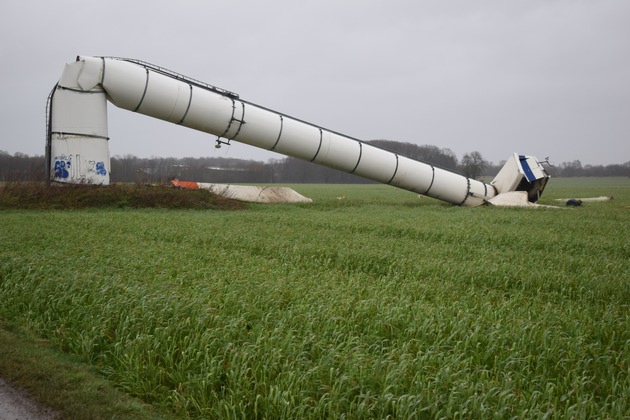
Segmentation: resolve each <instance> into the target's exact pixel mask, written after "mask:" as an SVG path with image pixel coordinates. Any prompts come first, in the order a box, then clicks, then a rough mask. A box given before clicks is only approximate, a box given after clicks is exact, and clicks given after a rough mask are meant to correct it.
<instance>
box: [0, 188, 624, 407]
mask: <svg viewBox="0 0 630 420" xmlns="http://www.w3.org/2000/svg"><path fill="white" fill-rule="evenodd" d="M293 188H294V189H296V190H297V191H298V192H300V193H301V194H303V195H306V196H308V197H311V198H313V199H314V203H311V204H297V205H296V204H291V205H286V204H279V205H248V206H247V207H246V208H245V209H237V210H228V211H225V210H179V209H178V210H172V209H171V210H168V209H107V208H105V209H103V208H99V209H87V210H2V211H0V239H1V242H2V249H1V250H0V302H1V304H0V319H4V320H6V321H9V322H12V323H15V324H17V325H20V326H22V327H23V328H27V329H29V330H30V331H33V332H35V333H36V334H37V335H38V336H40V337H42V338H45V339H47V340H50V341H51V342H52V343H53V344H54V345H55V346H57V347H58V348H59V349H61V350H63V351H64V352H68V353H73V354H76V355H78V356H80V357H81V358H82V359H83V360H86V361H88V362H89V363H90V364H92V365H93V366H94V367H95V368H97V369H98V371H99V372H100V374H101V375H102V376H103V377H105V378H107V380H108V381H111V382H112V383H114V384H115V386H116V387H118V388H119V389H122V390H124V391H125V392H127V393H129V394H131V395H134V396H137V397H139V398H141V399H142V400H144V401H146V402H148V403H150V404H151V405H153V406H155V407H156V408H157V409H158V410H160V411H162V412H164V413H170V414H174V415H176V416H178V417H193V418H221V419H224V418H243V419H244V418H247V419H253V418H296V419H297V418H344V417H345V418H401V419H402V418H405V419H407V418H439V417H445V418H492V417H495V418H508V417H516V418H541V417H548V418H624V417H625V418H628V416H630V356H629V354H630V308H629V306H628V305H629V303H630V234H629V231H630V179H623V178H617V179H612V178H608V179H552V180H551V182H550V185H549V187H548V188H547V190H546V191H545V195H544V197H543V199H542V200H541V202H542V203H543V204H553V205H558V206H560V207H562V209H548V208H539V209H522V208H520V209H515V208H495V207H479V208H462V207H455V206H451V205H448V204H444V203H441V202H438V201H435V200H432V199H429V198H421V197H418V196H417V195H415V194H412V193H409V192H406V191H402V190H397V189H395V188H392V187H387V186H382V185H351V186H349V185H293ZM600 195H614V197H615V199H614V200H611V201H606V202H596V203H585V204H584V205H583V206H582V207H579V208H564V207H563V205H562V203H557V202H555V201H553V199H555V198H560V197H566V198H569V197H594V196H600Z"/></svg>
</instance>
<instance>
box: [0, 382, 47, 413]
mask: <svg viewBox="0 0 630 420" xmlns="http://www.w3.org/2000/svg"><path fill="white" fill-rule="evenodd" d="M54 414H55V413H54V412H53V411H52V410H49V409H47V408H44V407H41V406H40V405H39V404H38V403H37V402H35V401H34V400H33V399H32V398H30V397H29V396H28V394H27V393H26V392H25V391H22V390H18V389H15V388H13V387H12V386H11V385H9V384H8V383H6V382H5V381H4V380H3V379H2V378H0V420H52V419H54V418H55V415H54Z"/></svg>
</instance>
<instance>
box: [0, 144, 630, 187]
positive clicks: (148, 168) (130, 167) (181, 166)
mask: <svg viewBox="0 0 630 420" xmlns="http://www.w3.org/2000/svg"><path fill="white" fill-rule="evenodd" d="M370 143H371V144H373V145H375V146H377V147H381V148H383V149H387V150H390V151H392V152H395V153H398V154H400V155H402V156H406V157H409V158H411V159H416V160H420V161H422V162H425V163H428V164H431V165H434V166H437V167H440V168H443V169H447V170H449V171H453V172H457V173H460V174H462V175H465V176H468V177H470V178H479V177H482V176H483V177H493V176H494V175H496V174H497V173H498V172H499V170H500V169H501V167H502V166H503V164H504V163H505V162H504V161H502V162H499V163H497V164H493V163H492V162H488V161H487V160H486V159H484V158H483V156H482V154H481V153H480V152H478V151H472V152H470V153H466V154H464V156H463V157H462V159H461V160H459V159H458V158H457V156H456V155H455V153H453V151H451V150H450V149H448V148H439V147H437V146H432V145H417V144H412V143H405V142H398V141H391V140H372V141H370ZM44 161H45V159H44V156H29V155H26V154H24V153H15V154H13V155H11V154H9V153H7V152H5V151H2V150H0V181H3V182H7V181H43V180H44V178H45V172H46V171H45V162H44ZM110 162H111V169H110V180H111V182H140V183H159V182H168V181H170V180H172V179H175V178H177V179H180V180H185V181H197V182H211V183H322V184H356V183H371V182H372V181H369V180H366V179H365V178H361V177H358V176H355V175H352V174H348V173H345V172H342V171H338V170H335V169H331V168H327V167H325V166H321V165H317V164H315V163H311V162H306V161H303V160H300V159H295V158H291V157H285V158H281V159H270V160H268V161H267V162H262V161H257V160H245V159H235V158H225V157H201V158H193V157H187V158H172V157H171V158H161V157H151V158H140V157H137V156H133V155H124V156H119V155H115V156H112V157H111V159H110ZM546 168H547V170H548V172H549V173H550V174H551V176H553V177H604V176H623V177H630V161H628V162H625V163H623V164H612V165H588V164H586V165H582V163H581V162H580V161H579V160H575V161H572V162H563V163H561V164H558V165H551V164H548V165H546Z"/></svg>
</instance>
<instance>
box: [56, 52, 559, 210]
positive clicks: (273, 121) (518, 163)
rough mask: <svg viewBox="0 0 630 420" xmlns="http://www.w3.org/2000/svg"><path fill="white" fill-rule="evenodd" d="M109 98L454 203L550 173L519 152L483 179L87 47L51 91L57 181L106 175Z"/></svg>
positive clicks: (480, 200)
mask: <svg viewBox="0 0 630 420" xmlns="http://www.w3.org/2000/svg"><path fill="white" fill-rule="evenodd" d="M107 100H109V101H110V102H112V103H113V104H114V105H116V106H118V107H120V108H123V109H127V110H129V111H132V112H137V113H140V114H145V115H148V116H150V117H154V118H158V119H161V120H164V121H169V122H172V123H173V124H179V125H182V126H185V127H189V128H192V129H195V130H199V131H203V132H207V133H211V134H213V135H216V136H217V142H218V143H224V142H227V143H229V142H230V141H231V140H234V141H239V142H242V143H245V144H249V145H252V146H256V147H260V148H262V149H266V150H271V151H275V152H278V153H282V154H284V155H287V156H292V157H296V158H299V159H303V160H307V161H310V162H314V163H318V164H321V165H324V166H328V167H331V168H334V169H338V170H341V171H344V172H348V173H352V174H356V175H358V176H362V177H364V178H368V179H371V180H374V181H377V182H381V183H384V184H389V185H392V186H395V187H399V188H402V189H406V190H409V191H413V192H416V193H419V194H423V195H427V196H429V197H434V198H437V199H440V200H443V201H446V202H449V203H453V204H457V205H465V206H477V205H480V204H484V203H486V202H488V201H489V200H490V199H491V198H493V197H495V196H496V195H497V194H499V193H502V192H505V191H512V190H514V189H519V188H520V189H521V190H524V188H526V190H527V191H528V192H529V191H530V190H531V189H532V188H534V187H532V185H536V187H535V188H534V189H535V191H536V194H530V199H534V201H535V199H537V198H538V196H539V195H540V192H542V189H543V188H544V185H545V183H546V180H547V179H548V175H547V174H546V172H545V171H544V169H542V166H540V164H539V163H538V161H537V160H536V158H533V157H528V156H519V155H516V154H515V155H514V156H513V157H512V158H511V159H510V160H509V161H508V163H507V164H506V166H505V167H504V168H503V169H502V170H501V172H500V174H499V175H498V176H497V178H496V179H495V180H494V181H493V182H492V183H491V184H486V183H483V182H480V181H477V180H474V179H470V178H467V177H465V176H462V175H459V174H456V173H453V172H450V171H447V170H444V169H441V168H438V167H435V166H433V165H429V164H426V163H423V162H420V161H417V160H413V159H410V158H407V157H405V156H401V155H399V154H397V153H394V152H391V151H388V150H385V149H382V148H379V147H376V146H374V145H372V144H370V143H367V142H364V141H361V140H358V139H355V138H352V137H348V136H345V135H343V134H340V133H336V132H334V131H331V130H327V129H324V128H322V127H318V126H315V125H313V124H310V123H307V122H305V121H302V120H299V119H297V118H292V117H289V116H288V115H286V114H281V113H279V112H276V111H272V110H270V109H267V108H265V107H262V106H259V105H255V104H253V103H250V102H247V101H244V100H241V99H240V98H239V97H238V95H236V94H234V93H232V92H228V91H225V90H223V89H220V88H216V87H214V86H211V85H208V84H205V83H203V82H199V81H197V80H194V79H190V78H187V77H185V76H182V75H179V74H177V73H174V72H171V71H169V70H166V69H163V68H161V67H157V66H154V65H151V64H148V63H144V62H140V61H137V60H129V59H120V58H106V57H81V56H80V57H77V60H76V62H74V63H71V64H68V65H66V67H65V69H64V72H63V74H62V76H61V79H60V80H59V83H58V84H57V86H55V89H53V92H51V96H50V109H49V126H48V139H47V144H48V146H47V158H48V169H49V172H50V175H49V179H50V180H52V181H54V182H61V183H73V184H76V183H89V184H99V185H107V184H109V171H110V163H109V149H108V141H109V138H108V134H107V106H106V102H107ZM220 139H226V140H225V141H222V140H220ZM524 179H525V180H526V182H525V183H524V181H523V180H524ZM526 184H527V185H526ZM528 194H529V193H528ZM534 196H535V197H534Z"/></svg>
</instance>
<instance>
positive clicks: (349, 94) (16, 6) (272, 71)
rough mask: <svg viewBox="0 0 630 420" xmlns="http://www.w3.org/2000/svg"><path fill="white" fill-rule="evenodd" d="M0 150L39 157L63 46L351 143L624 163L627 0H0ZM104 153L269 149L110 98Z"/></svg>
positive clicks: (629, 97) (629, 59)
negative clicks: (183, 81)
mask: <svg viewBox="0 0 630 420" xmlns="http://www.w3.org/2000/svg"><path fill="white" fill-rule="evenodd" d="M0 39H1V40H2V41H1V44H0V48H1V57H2V65H1V66H0V77H1V79H0V80H1V81H2V87H3V89H2V95H1V96H0V107H1V108H0V150H4V151H7V152H9V153H11V154H13V153H15V152H22V153H27V154H29V155H36V154H38V155H42V154H44V141H45V103H46V98H47V96H48V93H49V92H50V90H51V89H52V87H53V85H54V84H55V83H56V82H57V80H58V79H59V76H60V75H61V72H62V69H63V66H64V64H65V63H66V62H72V61H74V58H75V56H76V55H79V54H81V55H96V56H100V55H107V56H118V57H129V58H136V59H140V60H144V61H148V62H150V63H153V64H156V65H159V66H162V67H165V68H167V69H170V70H173V71H176V72H178V73H181V74H185V75H187V76H190V77H193V78H195V79H199V80H202V81H204V82H207V83H210V84H212V85H215V86H219V87H221V88H224V89H227V90H231V91H233V92H236V93H238V94H239V95H240V96H241V98H242V99H245V100H247V101H250V102H254V103H257V104H259V105H262V106H265V107H268V108H271V109H275V110H277V111H280V112H283V113H285V114H288V115H291V116H293V117H297V118H300V119H303V120H306V121H309V122H311V123H314V124H318V125H320V126H323V127H325V128H328V129H331V130H335V131H338V132H341V133H343V134H347V135H349V136H352V137H356V138H360V139H363V140H371V139H388V140H397V141H406V142H412V143H417V144H431V145H436V146H438V147H444V148H450V149H451V150H453V151H454V152H455V153H456V154H457V156H458V158H460V159H461V157H462V156H463V154H464V153H467V152H470V151H473V150H477V151H479V152H481V154H482V155H483V156H484V157H485V158H486V159H488V160H490V161H493V162H495V163H497V162H499V161H500V160H503V159H506V158H507V157H508V156H509V155H510V154H511V153H513V152H518V153H523V154H530V155H534V156H537V157H538V158H541V159H542V158H544V157H546V156H549V157H550V160H551V161H552V162H553V163H561V162H565V161H573V160H576V159H579V160H580V161H581V162H582V163H583V164H587V163H589V164H611V163H624V162H627V161H630V1H627V0H513V1H507V0H481V1H472V0H426V1H422V0H408V1H397V0H388V1H384V0H383V1H374V0H362V1H359V0H355V1H350V0H346V1H342V0H335V1H333V0H300V1H295V0H266V1H244V0H205V1H201V0H198V1H192V0H180V1H169V2H166V1H159V0H146V1H144V0H142V1H131V0H125V1H122V0H107V1H98V2H97V1H92V0H55V1H48V0H39V1H29V0H3V1H2V2H1V3H0ZM109 134H110V139H111V140H110V153H111V155H112V156H113V155H117V154H118V155H125V154H133V155H136V156H139V157H151V156H161V157H170V156H173V157H184V156H194V157H200V156H225V157H233V158H244V159H259V160H267V159H268V158H272V157H282V156H280V155H277V154H274V153H271V152H266V151H263V150H260V149H256V148H254V147H251V146H246V145H239V144H236V143H234V144H233V146H230V147H223V148H221V149H215V148H214V139H215V137H214V136H210V135H208V134H205V133H200V132H195V131H193V130H190V129H187V128H184V127H179V126H175V125H172V124H168V123H165V122H162V121H158V120H155V119H152V118H149V117H146V116H143V115H138V114H133V113H131V112H128V111H123V110H120V109H117V108H115V107H114V106H113V105H110V106H109Z"/></svg>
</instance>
